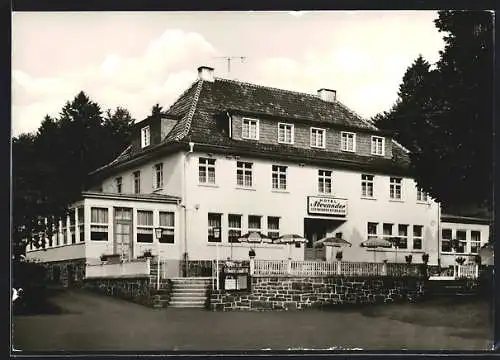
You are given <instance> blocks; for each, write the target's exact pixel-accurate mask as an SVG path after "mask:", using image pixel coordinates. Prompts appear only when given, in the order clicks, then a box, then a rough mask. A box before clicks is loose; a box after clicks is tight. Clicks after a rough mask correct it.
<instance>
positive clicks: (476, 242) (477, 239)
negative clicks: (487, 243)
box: [470, 230, 481, 254]
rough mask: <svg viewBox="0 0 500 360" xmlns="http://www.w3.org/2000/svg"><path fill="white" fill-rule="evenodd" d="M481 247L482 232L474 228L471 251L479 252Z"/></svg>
mask: <svg viewBox="0 0 500 360" xmlns="http://www.w3.org/2000/svg"><path fill="white" fill-rule="evenodd" d="M480 247H481V232H480V231H474V230H472V231H471V232H470V252H471V253H473V254H477V253H478V252H479V248H480Z"/></svg>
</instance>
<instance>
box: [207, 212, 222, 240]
mask: <svg viewBox="0 0 500 360" xmlns="http://www.w3.org/2000/svg"><path fill="white" fill-rule="evenodd" d="M220 225H221V214H213V213H208V242H221V236H220V234H219V238H218V239H216V238H215V236H214V235H215V234H214V228H220V227H221V226H220Z"/></svg>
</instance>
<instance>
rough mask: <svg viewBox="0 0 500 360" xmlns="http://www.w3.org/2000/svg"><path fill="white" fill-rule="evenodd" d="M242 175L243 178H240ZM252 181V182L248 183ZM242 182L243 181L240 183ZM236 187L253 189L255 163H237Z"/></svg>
mask: <svg viewBox="0 0 500 360" xmlns="http://www.w3.org/2000/svg"><path fill="white" fill-rule="evenodd" d="M240 175H241V177H240ZM248 179H250V181H247V180H248ZM240 180H241V181H240ZM236 185H237V186H239V187H244V188H252V187H253V163H252V162H247V161H236Z"/></svg>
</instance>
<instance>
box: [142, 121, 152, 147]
mask: <svg viewBox="0 0 500 360" xmlns="http://www.w3.org/2000/svg"><path fill="white" fill-rule="evenodd" d="M150 144H151V131H150V129H149V125H147V126H144V127H143V128H141V148H145V147H147V146H149V145H150Z"/></svg>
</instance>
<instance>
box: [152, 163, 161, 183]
mask: <svg viewBox="0 0 500 360" xmlns="http://www.w3.org/2000/svg"><path fill="white" fill-rule="evenodd" d="M153 174H154V176H153V189H155V190H160V189H162V188H163V163H162V162H161V163H158V164H155V165H154V166H153Z"/></svg>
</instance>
